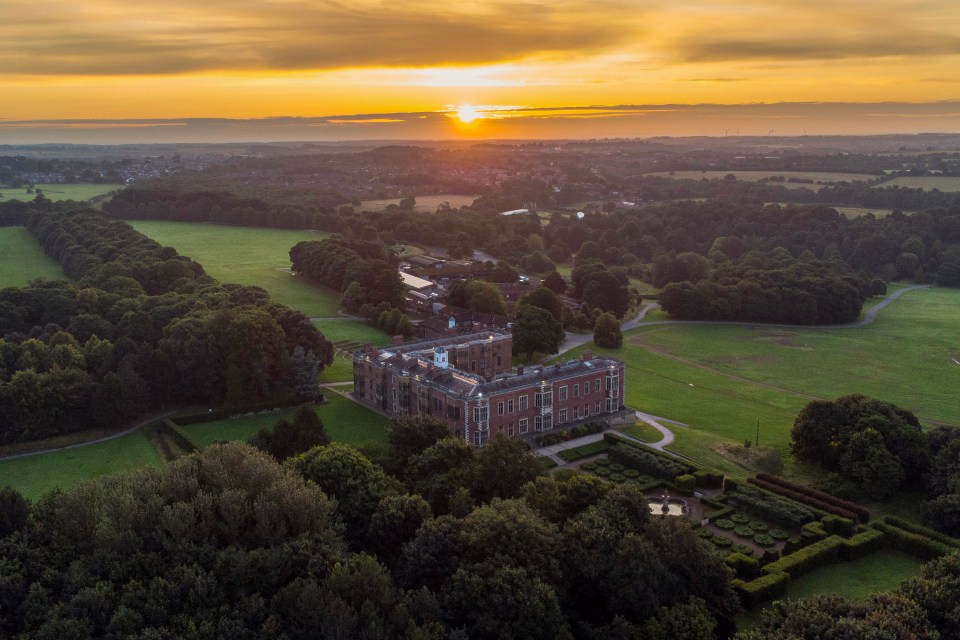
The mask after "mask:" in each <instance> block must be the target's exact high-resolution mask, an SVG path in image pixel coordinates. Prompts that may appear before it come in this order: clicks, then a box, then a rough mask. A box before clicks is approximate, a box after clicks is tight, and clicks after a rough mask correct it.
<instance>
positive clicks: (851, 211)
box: [834, 207, 893, 218]
mask: <svg viewBox="0 0 960 640" xmlns="http://www.w3.org/2000/svg"><path fill="white" fill-rule="evenodd" d="M834 209H836V210H837V213H839V214H840V215H842V216H843V217H845V218H859V217H860V216H865V215H867V214H868V213H872V214H873V215H874V216H875V217H877V218H883V217H885V216H888V215H890V214H891V213H893V209H870V208H868V207H834Z"/></svg>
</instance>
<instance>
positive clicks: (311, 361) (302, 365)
mask: <svg viewBox="0 0 960 640" xmlns="http://www.w3.org/2000/svg"><path fill="white" fill-rule="evenodd" d="M321 366H322V365H321V362H320V358H318V357H317V356H315V355H314V353H313V351H307V352H305V351H304V350H303V347H301V346H300V345H297V346H296V347H294V348H293V353H292V354H291V355H290V368H291V369H292V370H293V390H294V392H295V393H296V394H297V396H298V397H300V398H304V399H307V400H317V399H319V398H320V397H321V395H322V394H321V393H320V368H321Z"/></svg>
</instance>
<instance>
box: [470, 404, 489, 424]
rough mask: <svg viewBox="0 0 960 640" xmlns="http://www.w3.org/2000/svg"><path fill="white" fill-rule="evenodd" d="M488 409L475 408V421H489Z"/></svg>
mask: <svg viewBox="0 0 960 640" xmlns="http://www.w3.org/2000/svg"><path fill="white" fill-rule="evenodd" d="M487 418H488V416H487V407H474V408H473V421H474V422H476V423H478V424H479V423H481V422H486V421H487Z"/></svg>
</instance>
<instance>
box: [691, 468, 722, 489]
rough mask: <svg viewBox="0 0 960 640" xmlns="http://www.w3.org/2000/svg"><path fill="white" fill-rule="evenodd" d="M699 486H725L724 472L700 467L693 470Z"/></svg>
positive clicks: (715, 487) (714, 487)
mask: <svg viewBox="0 0 960 640" xmlns="http://www.w3.org/2000/svg"><path fill="white" fill-rule="evenodd" d="M693 477H694V478H696V480H697V487H699V488H701V489H719V488H720V487H722V486H723V474H722V473H720V472H719V471H713V470H711V469H698V470H696V471H694V472H693Z"/></svg>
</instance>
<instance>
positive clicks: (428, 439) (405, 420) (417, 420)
mask: <svg viewBox="0 0 960 640" xmlns="http://www.w3.org/2000/svg"><path fill="white" fill-rule="evenodd" d="M386 435H387V453H386V456H385V464H386V468H387V470H388V471H390V472H391V473H393V474H394V475H396V476H398V477H403V474H404V471H405V469H406V468H407V465H408V464H409V463H410V460H411V458H413V457H414V456H416V455H419V454H421V453H423V452H424V451H425V450H426V449H427V448H429V447H430V446H432V445H434V444H436V442H437V441H438V440H442V439H443V438H447V437H450V424H449V423H448V422H447V421H445V420H442V419H440V418H435V417H434V416H430V415H417V416H408V415H403V416H399V417H396V418H394V419H392V420H391V421H390V422H388V423H387V427H386Z"/></svg>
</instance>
